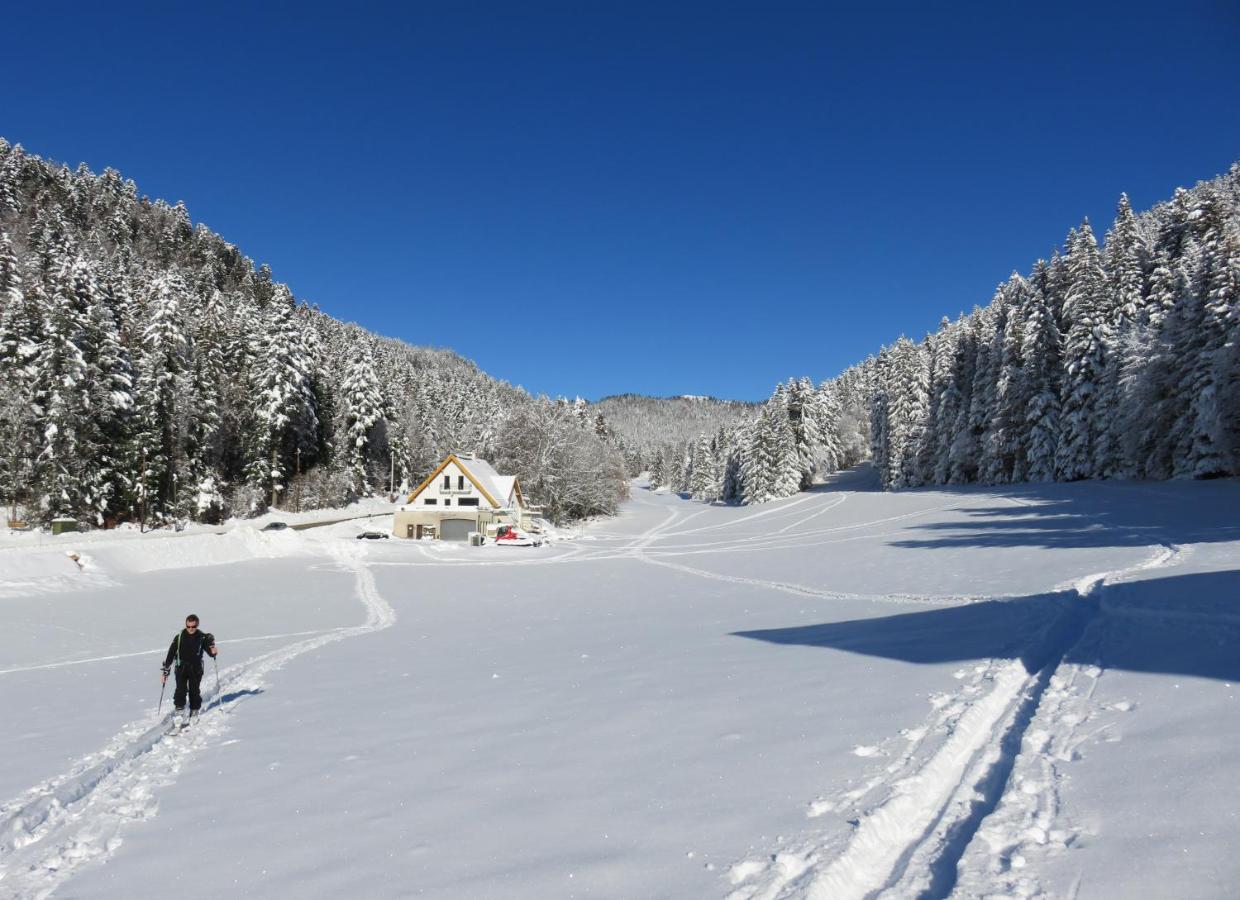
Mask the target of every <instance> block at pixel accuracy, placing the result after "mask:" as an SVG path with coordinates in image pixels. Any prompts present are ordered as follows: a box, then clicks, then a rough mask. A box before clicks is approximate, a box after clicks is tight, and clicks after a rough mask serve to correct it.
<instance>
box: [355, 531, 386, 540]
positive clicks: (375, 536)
mask: <svg viewBox="0 0 1240 900" xmlns="http://www.w3.org/2000/svg"><path fill="white" fill-rule="evenodd" d="M390 537H391V535H390V534H388V533H387V532H386V531H363V532H362V533H361V534H359V535H358V536H357V539H358V540H359V541H386V540H387V539H388V538H390Z"/></svg>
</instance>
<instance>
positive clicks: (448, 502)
mask: <svg viewBox="0 0 1240 900" xmlns="http://www.w3.org/2000/svg"><path fill="white" fill-rule="evenodd" d="M443 505H444V506H451V505H452V498H451V497H444V498H443Z"/></svg>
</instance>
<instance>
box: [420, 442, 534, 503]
mask: <svg viewBox="0 0 1240 900" xmlns="http://www.w3.org/2000/svg"><path fill="white" fill-rule="evenodd" d="M454 460H455V462H456V464H457V465H458V466H460V467H461V469H463V470H464V471H465V472H466V473H468V475H469V477H470V478H471V479H473V480H474V482H476V483H477V485H478V486H479V487H480V488H482V490H483V492H484V493H486V494H489V495H490V499H492V500H494V501H495V502H496V503H497V504H499V505H500V506H501V507H504V506H507V505H508V501H509V498H511V497H512V493H513V490H514V488H515V485H516V481H517V477H516V476H515V475H501V474H499V472H497V471H495V467H494V466H493V465H491V464H490V463H489V462H487V461H486V460H485V459H482V458H480V457H477V456H472V455H470V454H468V453H450V454H449V455H448V456H447V458H445V459H444V461H443V462H442V463H440V464H439V466H438V468H436V469H435V471H434V472H432V473H431V474H430V475H428V476H427V478H426V480H425V481H423V482H422V484H420V485H419V486H418V487H417V488H416V489H415V490H414V491H413V492H412V493H411V494H410V495H409V498H408V500H407V501H406V502H407V503H412V502H413V501H414V498H416V497H417V496H418V495H419V494H421V493H422V491H424V490H425V489H426V487H427V486H428V485H429V484H430V483H431V482H432V481H434V479H435V477H436V476H437V475H438V474H439V473H440V472H442V471H443V470H444V467H445V466H447V465H448V463H450V462H452V461H454Z"/></svg>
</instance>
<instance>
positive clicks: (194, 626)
mask: <svg viewBox="0 0 1240 900" xmlns="http://www.w3.org/2000/svg"><path fill="white" fill-rule="evenodd" d="M185 627H186V628H187V629H189V628H197V627H198V626H197V625H190V624H188V623H187V624H186V626H185Z"/></svg>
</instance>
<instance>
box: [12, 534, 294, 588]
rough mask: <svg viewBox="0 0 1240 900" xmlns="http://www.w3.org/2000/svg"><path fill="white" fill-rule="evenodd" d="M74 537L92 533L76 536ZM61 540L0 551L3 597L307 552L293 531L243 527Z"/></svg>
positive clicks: (66, 538)
mask: <svg viewBox="0 0 1240 900" xmlns="http://www.w3.org/2000/svg"><path fill="white" fill-rule="evenodd" d="M73 537H93V535H87V536H73ZM73 537H62V538H60V539H58V541H59V543H60V546H57V545H56V544H54V543H50V542H45V543H39V544H35V545H34V546H22V545H18V546H16V547H6V548H4V549H3V550H0V599H4V598H9V597H21V596H29V595H30V594H41V593H57V592H61V591H69V590H84V589H90V588H92V587H102V586H105V585H110V584H114V583H115V580H114V578H113V576H114V575H120V574H125V573H130V574H137V573H142V572H156V571H161V570H164V569H191V568H197V567H199V566H218V565H226V564H229V563H237V562H245V561H247V560H252V559H276V558H282V557H288V556H296V555H298V554H301V553H303V552H305V550H306V547H307V541H306V539H305V537H304V536H302V535H301V534H300V533H299V532H295V531H291V530H289V531H259V530H257V529H255V528H251V527H241V528H236V529H233V530H232V531H228V532H224V533H215V532H198V533H183V534H164V533H155V534H148V535H143V536H141V537H134V536H132V535H130V536H126V537H121V538H117V539H114V540H99V539H96V540H84V541H76V540H74V541H73V543H70V541H71V540H73Z"/></svg>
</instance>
